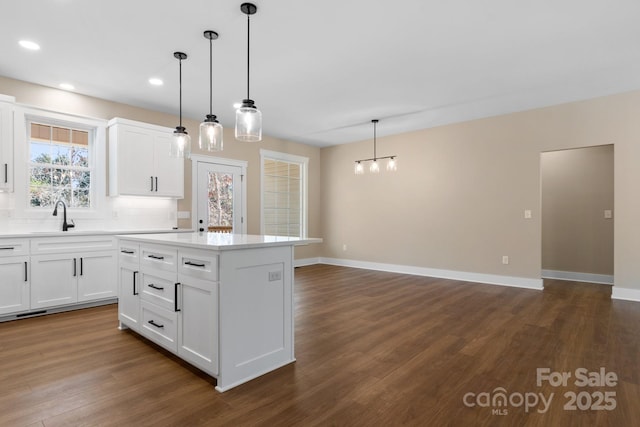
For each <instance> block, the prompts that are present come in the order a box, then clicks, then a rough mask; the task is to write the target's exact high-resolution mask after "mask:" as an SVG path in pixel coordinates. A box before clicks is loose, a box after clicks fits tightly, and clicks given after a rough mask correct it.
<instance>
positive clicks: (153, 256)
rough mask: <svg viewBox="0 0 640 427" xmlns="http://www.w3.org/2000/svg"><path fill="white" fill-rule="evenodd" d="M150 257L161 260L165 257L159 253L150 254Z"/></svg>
mask: <svg viewBox="0 0 640 427" xmlns="http://www.w3.org/2000/svg"><path fill="white" fill-rule="evenodd" d="M148 257H149V258H153V259H159V260H163V259H164V257H163V256H158V255H148Z"/></svg>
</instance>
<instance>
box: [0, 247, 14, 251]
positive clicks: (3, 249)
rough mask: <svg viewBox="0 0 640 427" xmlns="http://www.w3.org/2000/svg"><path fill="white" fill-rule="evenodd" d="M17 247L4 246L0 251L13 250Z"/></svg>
mask: <svg viewBox="0 0 640 427" xmlns="http://www.w3.org/2000/svg"><path fill="white" fill-rule="evenodd" d="M14 249H15V248H14V247H13V246H4V247H2V248H0V251H12V250H14Z"/></svg>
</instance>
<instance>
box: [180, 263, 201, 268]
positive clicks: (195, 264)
mask: <svg viewBox="0 0 640 427" xmlns="http://www.w3.org/2000/svg"><path fill="white" fill-rule="evenodd" d="M185 265H191V266H193V267H202V268H204V264H198V263H195V262H191V261H187V262H185Z"/></svg>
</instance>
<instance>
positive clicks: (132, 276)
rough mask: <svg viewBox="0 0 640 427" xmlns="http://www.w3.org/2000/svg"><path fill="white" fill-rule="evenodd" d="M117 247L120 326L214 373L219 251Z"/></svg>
mask: <svg viewBox="0 0 640 427" xmlns="http://www.w3.org/2000/svg"><path fill="white" fill-rule="evenodd" d="M119 250H120V255H119V259H120V264H119V271H120V273H119V274H120V298H119V301H118V318H119V320H120V328H121V329H122V328H124V327H130V328H131V329H134V330H136V331H137V332H139V333H141V334H142V335H144V336H145V337H147V338H148V339H150V340H151V341H153V342H155V343H156V344H158V345H160V346H162V347H164V348H166V349H167V350H169V351H171V352H173V353H176V354H178V355H179V356H180V357H182V358H183V359H184V360H186V361H188V362H190V363H192V364H193V365H195V366H197V367H199V368H200V369H202V370H204V371H205V372H207V373H209V374H211V375H217V373H218V327H217V324H218V322H217V319H218V314H217V313H218V312H217V307H218V283H217V278H218V265H217V264H218V263H217V258H218V257H217V255H212V254H211V253H210V252H209V253H208V252H205V251H198V250H178V249H174V248H171V247H167V246H161V245H148V244H141V245H139V246H138V245H137V244H136V243H134V242H130V241H126V240H124V241H121V243H120V247H119ZM138 259H139V262H138V263H136V260H138ZM138 269H139V270H138ZM138 271H139V273H136V272H138Z"/></svg>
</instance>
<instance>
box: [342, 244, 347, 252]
mask: <svg viewBox="0 0 640 427" xmlns="http://www.w3.org/2000/svg"><path fill="white" fill-rule="evenodd" d="M342 250H343V251H346V250H347V244H346V243H343V244H342Z"/></svg>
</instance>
